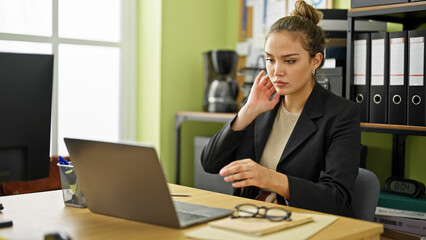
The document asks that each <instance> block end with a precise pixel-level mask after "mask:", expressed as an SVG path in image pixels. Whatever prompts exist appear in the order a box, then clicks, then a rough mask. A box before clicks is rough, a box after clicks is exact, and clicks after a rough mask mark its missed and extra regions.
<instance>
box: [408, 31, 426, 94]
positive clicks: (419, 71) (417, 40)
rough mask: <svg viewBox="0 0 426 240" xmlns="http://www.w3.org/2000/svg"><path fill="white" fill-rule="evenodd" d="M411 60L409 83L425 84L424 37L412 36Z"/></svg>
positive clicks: (411, 84) (414, 84)
mask: <svg viewBox="0 0 426 240" xmlns="http://www.w3.org/2000/svg"><path fill="white" fill-rule="evenodd" d="M409 46H410V60H409V63H410V64H409V68H410V70H409V73H410V76H409V78H408V85H410V86H423V85H424V83H423V77H424V76H423V75H424V69H423V66H424V51H425V50H424V49H425V39H424V37H413V38H410V45H409Z"/></svg>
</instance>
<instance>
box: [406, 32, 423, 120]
mask: <svg viewBox="0 0 426 240" xmlns="http://www.w3.org/2000/svg"><path fill="white" fill-rule="evenodd" d="M425 37H426V29H423V30H412V31H408V99H407V102H408V104H407V122H408V125H415V126H425V125H426V124H425V123H426V117H425V114H426V110H425V108H426V107H425V106H426V104H425V100H426V99H425V95H426V94H425V92H426V90H425V66H426V54H425V49H426V46H425Z"/></svg>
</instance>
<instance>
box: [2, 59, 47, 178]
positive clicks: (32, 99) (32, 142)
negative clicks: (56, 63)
mask: <svg viewBox="0 0 426 240" xmlns="http://www.w3.org/2000/svg"><path fill="white" fill-rule="evenodd" d="M52 82H53V55H41V54H20V53H0V182H7V181H27V180H34V179H39V178H44V177H48V176H49V161H50V156H49V155H50V124H51V109H52V107H51V106H52Z"/></svg>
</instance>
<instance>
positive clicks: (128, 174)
mask: <svg viewBox="0 0 426 240" xmlns="http://www.w3.org/2000/svg"><path fill="white" fill-rule="evenodd" d="M64 140H65V144H66V146H67V149H68V152H69V154H70V158H71V161H72V164H73V165H74V168H75V173H76V175H77V179H78V181H79V184H80V186H81V188H82V190H83V193H84V196H85V198H86V201H87V206H88V208H89V209H90V211H92V212H94V213H99V214H105V215H109V216H115V217H120V218H125V219H130V220H136V221H141V222H147V223H152V224H158V225H163V226H169V227H175V228H178V227H180V225H179V220H178V217H177V214H176V211H175V208H174V205H173V201H172V199H171V197H170V192H169V188H168V186H167V182H166V178H165V177H164V174H163V171H162V168H161V164H160V162H159V160H158V156H157V153H156V151H155V149H154V148H153V147H151V146H148V145H131V144H123V143H108V142H100V141H91V140H82V139H71V138H65V139H64Z"/></svg>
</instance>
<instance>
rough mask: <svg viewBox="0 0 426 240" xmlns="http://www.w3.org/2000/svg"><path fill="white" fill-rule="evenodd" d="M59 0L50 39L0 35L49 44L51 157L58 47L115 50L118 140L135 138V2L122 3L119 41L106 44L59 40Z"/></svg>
mask: <svg viewBox="0 0 426 240" xmlns="http://www.w3.org/2000/svg"><path fill="white" fill-rule="evenodd" d="M58 1H59V0H52V36H51V37H44V36H35V35H23V34H9V33H0V40H10V41H23V42H38V43H50V44H52V54H53V55H54V56H55V58H54V74H53V96H52V123H51V124H52V128H51V129H52V133H51V136H52V139H51V142H52V145H51V154H53V155H57V154H58V142H59V139H58V57H57V56H58V46H59V44H79V45H89V46H90V45H92V46H105V47H118V48H120V50H121V56H120V58H121V59H120V62H121V66H120V78H121V79H120V93H119V94H120V116H119V125H120V126H119V138H120V140H130V141H134V140H135V139H136V85H137V84H136V72H137V71H136V69H137V51H136V49H137V47H136V39H137V2H136V0H121V1H122V2H121V4H122V7H121V10H122V12H121V30H122V37H121V41H120V42H118V43H115V42H106V41H93V40H81V39H72V38H60V37H59V35H58V11H59V10H58Z"/></svg>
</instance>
